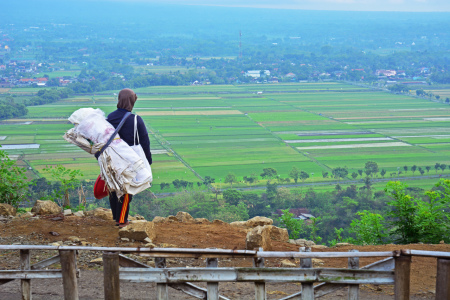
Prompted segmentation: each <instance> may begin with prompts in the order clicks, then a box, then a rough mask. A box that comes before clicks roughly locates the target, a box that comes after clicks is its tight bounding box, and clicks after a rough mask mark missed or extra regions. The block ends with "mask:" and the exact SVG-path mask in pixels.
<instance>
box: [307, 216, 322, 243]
mask: <svg viewBox="0 0 450 300" xmlns="http://www.w3.org/2000/svg"><path fill="white" fill-rule="evenodd" d="M321 220H322V218H321V217H317V218H311V226H310V227H311V235H310V236H309V238H310V239H311V240H312V241H313V242H314V243H316V244H320V242H321V241H322V238H321V237H320V236H319V235H318V234H317V232H318V231H319V224H320V221H321Z"/></svg>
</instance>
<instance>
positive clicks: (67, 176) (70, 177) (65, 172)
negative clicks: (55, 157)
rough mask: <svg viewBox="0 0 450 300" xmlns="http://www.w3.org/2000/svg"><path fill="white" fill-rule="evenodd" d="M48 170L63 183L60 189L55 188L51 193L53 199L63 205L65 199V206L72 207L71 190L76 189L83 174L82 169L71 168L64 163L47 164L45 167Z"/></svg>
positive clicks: (52, 176) (53, 178)
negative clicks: (63, 164)
mask: <svg viewBox="0 0 450 300" xmlns="http://www.w3.org/2000/svg"><path fill="white" fill-rule="evenodd" d="M43 170H44V171H45V172H48V173H49V175H50V177H51V179H52V180H53V181H57V182H59V183H61V186H60V188H59V189H56V190H53V191H52V194H51V195H50V197H51V199H52V200H53V201H58V203H59V205H62V202H63V199H64V206H65V207H70V198H69V190H73V189H75V187H76V186H78V184H79V183H80V178H81V177H82V176H83V174H82V173H81V171H80V170H71V169H68V168H66V167H64V166H62V165H56V166H50V167H49V166H46V167H45V168H44V169H43Z"/></svg>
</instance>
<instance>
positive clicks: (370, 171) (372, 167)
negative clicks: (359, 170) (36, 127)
mask: <svg viewBox="0 0 450 300" xmlns="http://www.w3.org/2000/svg"><path fill="white" fill-rule="evenodd" d="M364 170H365V173H366V174H367V176H369V175H372V177H373V175H374V174H376V173H378V164H377V163H376V162H374V161H368V162H366V164H365V166H364Z"/></svg>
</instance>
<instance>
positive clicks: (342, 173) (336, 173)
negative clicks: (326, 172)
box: [332, 167, 348, 180]
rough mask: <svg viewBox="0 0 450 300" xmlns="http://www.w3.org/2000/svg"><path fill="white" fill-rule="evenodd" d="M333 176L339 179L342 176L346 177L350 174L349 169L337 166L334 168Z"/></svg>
mask: <svg viewBox="0 0 450 300" xmlns="http://www.w3.org/2000/svg"><path fill="white" fill-rule="evenodd" d="M332 172H333V176H334V178H338V179H339V180H340V179H341V178H345V177H347V175H348V170H347V169H346V168H342V167H337V168H334V169H333V171H332Z"/></svg>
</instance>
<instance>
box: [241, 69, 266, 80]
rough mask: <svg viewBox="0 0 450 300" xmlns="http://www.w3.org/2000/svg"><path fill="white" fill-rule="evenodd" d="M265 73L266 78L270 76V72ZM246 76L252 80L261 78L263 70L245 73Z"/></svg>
mask: <svg viewBox="0 0 450 300" xmlns="http://www.w3.org/2000/svg"><path fill="white" fill-rule="evenodd" d="M263 73H264V76H270V71H269V70H264V71H263ZM245 76H247V77H252V78H260V77H261V70H249V71H247V72H246V73H245Z"/></svg>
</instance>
